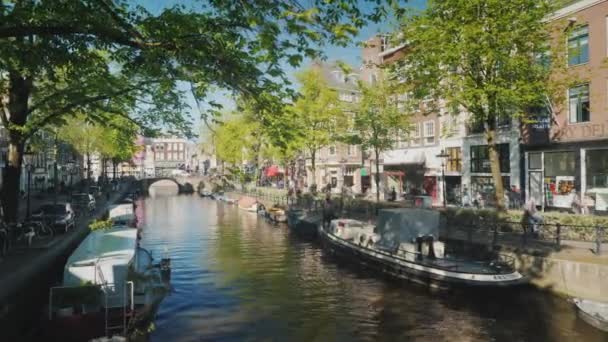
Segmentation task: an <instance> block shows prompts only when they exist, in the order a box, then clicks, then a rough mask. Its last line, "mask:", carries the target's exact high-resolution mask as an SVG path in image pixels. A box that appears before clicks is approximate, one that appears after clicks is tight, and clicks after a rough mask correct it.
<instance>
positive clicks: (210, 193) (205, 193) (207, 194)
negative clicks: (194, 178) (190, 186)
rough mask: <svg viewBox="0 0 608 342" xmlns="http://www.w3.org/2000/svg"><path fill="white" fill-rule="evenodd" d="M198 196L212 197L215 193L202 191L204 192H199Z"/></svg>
mask: <svg viewBox="0 0 608 342" xmlns="http://www.w3.org/2000/svg"><path fill="white" fill-rule="evenodd" d="M198 195H199V196H201V197H211V196H212V195H213V193H212V192H211V191H207V190H202V191H199V193H198Z"/></svg>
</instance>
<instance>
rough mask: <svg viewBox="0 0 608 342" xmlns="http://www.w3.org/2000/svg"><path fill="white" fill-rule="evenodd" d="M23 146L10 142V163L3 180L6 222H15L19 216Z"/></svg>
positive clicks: (3, 202)
mask: <svg viewBox="0 0 608 342" xmlns="http://www.w3.org/2000/svg"><path fill="white" fill-rule="evenodd" d="M11 140H12V139H11ZM23 147H24V145H23V144H22V143H15V142H14V141H10V142H9V146H8V165H7V166H6V167H5V168H4V180H3V182H2V208H3V210H4V216H5V217H4V219H5V221H6V222H15V221H17V217H18V212H19V183H20V180H21V163H22V161H23Z"/></svg>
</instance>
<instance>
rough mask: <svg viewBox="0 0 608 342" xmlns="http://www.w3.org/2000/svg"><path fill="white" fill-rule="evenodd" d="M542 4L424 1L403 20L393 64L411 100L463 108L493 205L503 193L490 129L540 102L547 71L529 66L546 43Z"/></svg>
mask: <svg viewBox="0 0 608 342" xmlns="http://www.w3.org/2000/svg"><path fill="white" fill-rule="evenodd" d="M549 11H550V6H549V1H548V0H541V1H538V0H512V1H500V0H475V1H459V0H444V1H439V0H429V2H428V7H427V9H426V10H425V11H423V12H422V13H421V14H420V15H415V16H411V17H410V18H406V19H404V20H403V26H402V30H401V32H400V35H399V36H400V37H404V38H403V39H404V41H403V43H406V44H407V47H406V56H405V58H404V59H403V60H402V61H401V62H400V63H398V64H397V65H395V72H396V74H397V76H398V77H399V78H400V79H402V80H406V81H407V82H406V84H407V87H409V92H410V93H411V94H412V95H413V96H414V97H415V98H417V99H419V100H421V99H426V100H434V103H435V107H436V106H437V104H438V103H439V101H442V102H444V104H445V105H446V106H447V107H448V108H464V109H465V110H466V111H467V112H468V113H469V114H470V124H473V125H481V126H483V127H484V132H485V138H486V142H487V144H488V148H489V155H490V163H491V171H492V177H493V181H494V185H495V189H496V192H495V194H496V201H497V206H498V207H499V208H503V206H504V205H503V201H504V200H503V198H504V195H503V194H504V188H503V182H502V177H501V170H500V163H499V155H498V149H497V130H498V127H497V123H498V122H500V121H506V120H509V121H512V120H513V119H514V118H523V117H525V111H526V109H528V108H529V107H530V106H533V105H537V104H538V103H540V102H541V101H542V97H543V96H542V95H543V94H544V93H545V91H546V89H545V88H546V80H547V75H548V73H547V69H546V68H544V67H543V66H542V65H541V64H540V63H535V60H534V59H535V56H539V55H541V54H543V53H545V51H546V49H547V42H548V41H549V36H548V31H547V29H546V26H545V22H544V21H543V20H544V18H545V17H546V16H547V14H548V13H549Z"/></svg>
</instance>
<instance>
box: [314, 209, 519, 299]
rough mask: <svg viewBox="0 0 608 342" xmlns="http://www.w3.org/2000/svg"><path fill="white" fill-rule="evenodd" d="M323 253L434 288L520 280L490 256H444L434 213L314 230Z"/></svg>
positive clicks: (509, 263)
mask: <svg viewBox="0 0 608 342" xmlns="http://www.w3.org/2000/svg"><path fill="white" fill-rule="evenodd" d="M319 235H320V238H321V241H322V244H323V246H324V248H325V249H326V250H327V251H329V252H330V253H332V254H335V255H337V256H342V257H346V258H348V259H349V260H351V261H353V262H355V263H358V264H360V265H362V266H366V267H370V268H372V269H375V270H377V271H379V272H382V273H385V274H387V275H390V276H392V277H395V278H398V279H403V280H408V281H412V282H416V283H420V284H424V285H426V286H430V287H434V288H443V289H446V288H454V287H504V286H514V285H520V284H523V283H525V282H526V280H525V278H524V277H523V276H522V275H521V274H520V273H519V272H518V271H517V270H516V269H515V263H514V260H513V259H512V258H510V257H508V256H505V255H496V256H495V257H494V258H491V259H488V260H470V259H467V258H463V257H459V256H457V255H452V254H450V253H446V246H445V243H444V242H442V241H438V236H439V214H438V213H437V212H435V211H431V210H424V209H390V210H382V211H381V212H380V216H379V218H378V225H376V226H374V225H369V224H366V223H364V222H361V221H357V220H351V219H337V220H332V221H331V224H330V225H329V227H322V226H321V225H319Z"/></svg>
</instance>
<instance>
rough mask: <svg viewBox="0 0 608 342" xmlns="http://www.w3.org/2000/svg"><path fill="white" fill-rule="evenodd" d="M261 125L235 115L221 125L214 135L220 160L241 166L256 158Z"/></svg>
mask: <svg viewBox="0 0 608 342" xmlns="http://www.w3.org/2000/svg"><path fill="white" fill-rule="evenodd" d="M258 130H259V124H258V123H257V122H255V121H251V120H249V119H248V118H246V117H243V116H240V115H235V116H233V117H231V118H230V119H228V120H226V121H224V122H223V123H221V124H219V125H218V126H217V128H216V129H215V133H214V135H213V143H214V146H215V153H216V155H217V157H218V158H219V159H221V160H222V161H224V162H227V163H230V164H232V165H236V166H240V165H242V163H243V161H248V160H251V159H253V158H254V156H255V153H256V145H257V141H256V140H257V138H256V136H255V132H256V131H258Z"/></svg>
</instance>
